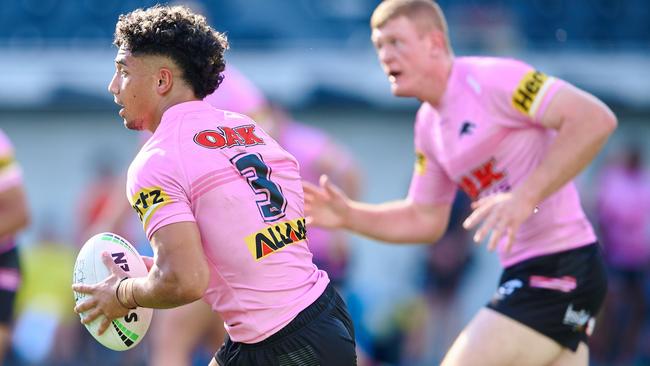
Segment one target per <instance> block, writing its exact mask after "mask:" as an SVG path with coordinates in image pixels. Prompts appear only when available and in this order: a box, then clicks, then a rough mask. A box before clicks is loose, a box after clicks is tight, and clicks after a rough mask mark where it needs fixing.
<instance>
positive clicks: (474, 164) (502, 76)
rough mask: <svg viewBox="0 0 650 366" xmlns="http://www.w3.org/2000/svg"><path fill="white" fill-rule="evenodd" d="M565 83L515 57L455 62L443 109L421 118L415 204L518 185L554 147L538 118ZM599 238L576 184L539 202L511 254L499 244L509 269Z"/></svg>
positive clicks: (424, 110)
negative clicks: (463, 193)
mask: <svg viewBox="0 0 650 366" xmlns="http://www.w3.org/2000/svg"><path fill="white" fill-rule="evenodd" d="M564 84H565V83H564V82H563V81H561V80H559V79H556V78H554V77H550V76H547V75H545V74H543V73H541V72H539V71H536V70H534V69H533V68H532V67H530V66H529V65H527V64H525V63H522V62H520V61H516V60H512V59H501V58H483V57H461V58H456V59H455V61H454V64H453V68H452V72H451V75H450V79H449V82H448V84H447V90H446V91H445V95H444V96H443V98H442V100H441V103H440V105H439V106H438V107H437V108H433V107H432V106H431V105H429V104H427V103H424V104H423V105H422V106H421V108H420V110H419V111H418V114H417V118H416V123H415V148H416V157H417V159H416V165H415V170H414V173H413V178H412V181H411V187H410V190H409V197H410V199H412V200H414V201H415V202H420V203H429V204H431V203H434V204H435V203H450V202H452V200H453V197H454V193H455V191H456V188H457V187H460V188H461V189H463V190H464V191H465V192H466V193H467V194H468V195H469V196H470V197H471V198H472V199H473V200H476V199H479V198H482V197H485V196H488V195H490V194H494V193H497V192H505V191H509V190H511V189H512V188H514V187H516V186H517V185H519V184H520V183H521V182H522V181H523V180H524V179H525V178H526V177H527V176H528V175H529V174H530V173H531V172H532V171H533V170H534V169H535V168H536V167H537V166H538V165H539V163H540V162H541V161H542V159H543V158H544V156H545V155H546V152H547V150H548V148H549V146H550V144H551V143H552V142H553V139H554V136H555V134H556V133H555V131H553V130H549V129H546V128H544V127H543V126H542V125H541V124H540V123H539V121H540V119H541V117H542V116H543V114H544V111H545V110H546V107H547V106H548V104H549V102H550V100H551V99H552V98H553V96H554V95H555V94H556V93H557V91H558V90H560V88H562V86H563V85H564ZM567 159H571V157H569V156H567ZM595 240H596V237H595V235H594V232H593V229H592V227H591V224H590V223H589V222H588V221H587V219H586V217H585V214H584V212H583V210H582V207H581V206H580V200H579V197H578V193H577V191H576V188H575V186H574V184H573V183H572V182H571V183H568V184H566V185H565V186H564V187H562V188H561V189H559V190H558V191H557V192H555V193H554V194H552V195H551V196H550V197H548V198H547V199H545V200H544V201H543V202H541V203H540V204H539V205H538V211H537V213H535V214H533V215H531V216H530V217H529V218H528V220H526V221H525V222H524V223H523V224H522V225H521V227H520V228H519V230H518V232H517V233H516V238H515V243H514V245H513V247H512V248H511V250H510V251H509V252H508V253H506V252H505V251H504V250H503V246H504V245H503V244H504V241H505V240H502V241H501V242H500V245H499V256H500V260H501V263H502V265H503V266H504V267H508V266H510V265H513V264H515V263H518V262H520V261H523V260H525V259H528V258H532V257H536V256H540V255H545V254H550V253H556V252H560V251H563V250H568V249H572V248H577V247H580V246H583V245H586V244H589V243H592V242H594V241H595Z"/></svg>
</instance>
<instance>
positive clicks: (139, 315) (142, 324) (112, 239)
mask: <svg viewBox="0 0 650 366" xmlns="http://www.w3.org/2000/svg"><path fill="white" fill-rule="evenodd" d="M103 252H108V253H110V255H111V257H112V258H113V261H114V262H115V263H116V264H117V265H118V266H120V267H121V268H122V269H123V270H124V271H125V272H126V273H128V274H129V277H132V278H135V277H145V276H146V275H147V267H146V266H145V264H144V261H143V260H142V257H140V254H138V252H137V251H136V249H135V248H134V247H133V245H131V243H129V242H128V241H126V240H125V239H124V238H122V237H121V236H119V235H117V234H113V233H100V234H97V235H95V236H93V237H92V238H90V239H88V241H86V243H85V244H84V245H83V247H82V248H81V251H79V255H78V256H77V261H76V262H75V265H74V275H73V283H84V284H91V285H92V284H95V283H98V282H101V281H103V280H104V279H105V278H106V277H108V276H109V275H110V271H109V270H108V268H106V265H104V263H103V262H102V253H103ZM73 292H74V291H73ZM86 297H88V295H86V294H81V293H77V292H74V298H75V303H76V304H79V303H81V302H83V301H84V300H85V299H86ZM84 314H85V313H81V314H80V317H81V318H82V319H83V317H84ZM152 315H153V309H150V308H140V307H139V308H136V309H133V310H130V311H129V313H128V314H127V315H126V316H125V317H123V318H118V319H114V320H113V321H112V323H111V325H110V326H109V327H108V329H107V330H106V331H105V332H104V334H102V335H101V336H100V335H98V334H97V332H98V329H99V326H100V324H101V320H103V319H104V316H100V317H99V318H97V319H95V320H94V321H93V322H91V323H90V324H84V325H85V326H86V329H88V331H89V332H90V334H91V335H92V336H93V337H95V339H96V340H97V341H98V342H99V343H101V344H103V345H104V346H106V347H108V348H110V349H112V350H115V351H125V350H128V349H131V348H133V347H135V346H136V345H137V344H138V343H140V341H141V340H142V338H143V337H144V335H145V334H146V333H147V329H149V324H150V323H151V317H152Z"/></svg>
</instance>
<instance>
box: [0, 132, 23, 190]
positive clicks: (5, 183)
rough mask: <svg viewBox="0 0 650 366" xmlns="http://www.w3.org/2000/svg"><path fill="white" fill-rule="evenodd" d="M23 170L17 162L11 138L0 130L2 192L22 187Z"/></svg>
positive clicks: (0, 184)
mask: <svg viewBox="0 0 650 366" xmlns="http://www.w3.org/2000/svg"><path fill="white" fill-rule="evenodd" d="M22 182H23V178H22V170H21V168H20V166H19V165H18V163H17V162H16V159H15V155H14V148H13V145H12V144H11V141H10V140H9V138H8V137H7V136H6V135H5V134H4V133H3V132H2V131H1V130H0V191H5V190H7V189H9V188H13V187H15V186H19V185H21V184H22Z"/></svg>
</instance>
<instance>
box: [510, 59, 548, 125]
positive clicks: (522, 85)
mask: <svg viewBox="0 0 650 366" xmlns="http://www.w3.org/2000/svg"><path fill="white" fill-rule="evenodd" d="M554 81H555V78H553V77H548V76H546V75H545V74H544V73H542V72H539V71H536V70H535V71H531V72H529V73H527V74H526V75H524V77H523V78H522V79H521V81H520V82H519V85H518V86H517V89H516V90H515V92H514V93H513V94H512V105H513V107H515V109H517V110H518V111H519V112H521V113H523V114H525V115H527V116H529V117H533V116H534V115H535V113H536V112H537V109H538V108H539V105H540V103H541V101H542V100H543V99H544V94H546V91H547V90H548V88H549V87H550V85H551V84H553V82H554Z"/></svg>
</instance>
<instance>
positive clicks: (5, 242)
mask: <svg viewBox="0 0 650 366" xmlns="http://www.w3.org/2000/svg"><path fill="white" fill-rule="evenodd" d="M21 184H23V175H22V170H21V169H20V166H19V165H18V163H17V162H16V160H15V159H14V147H13V145H12V144H11V141H10V140H9V138H8V137H7V135H5V133H4V132H3V131H2V130H1V129H0V192H2V191H6V190H8V189H10V188H14V187H16V186H19V185H21ZM15 245H16V244H15V242H14V238H13V237H0V253H5V252H6V251H8V250H10V249H11V248H13V247H14V246H15Z"/></svg>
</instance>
